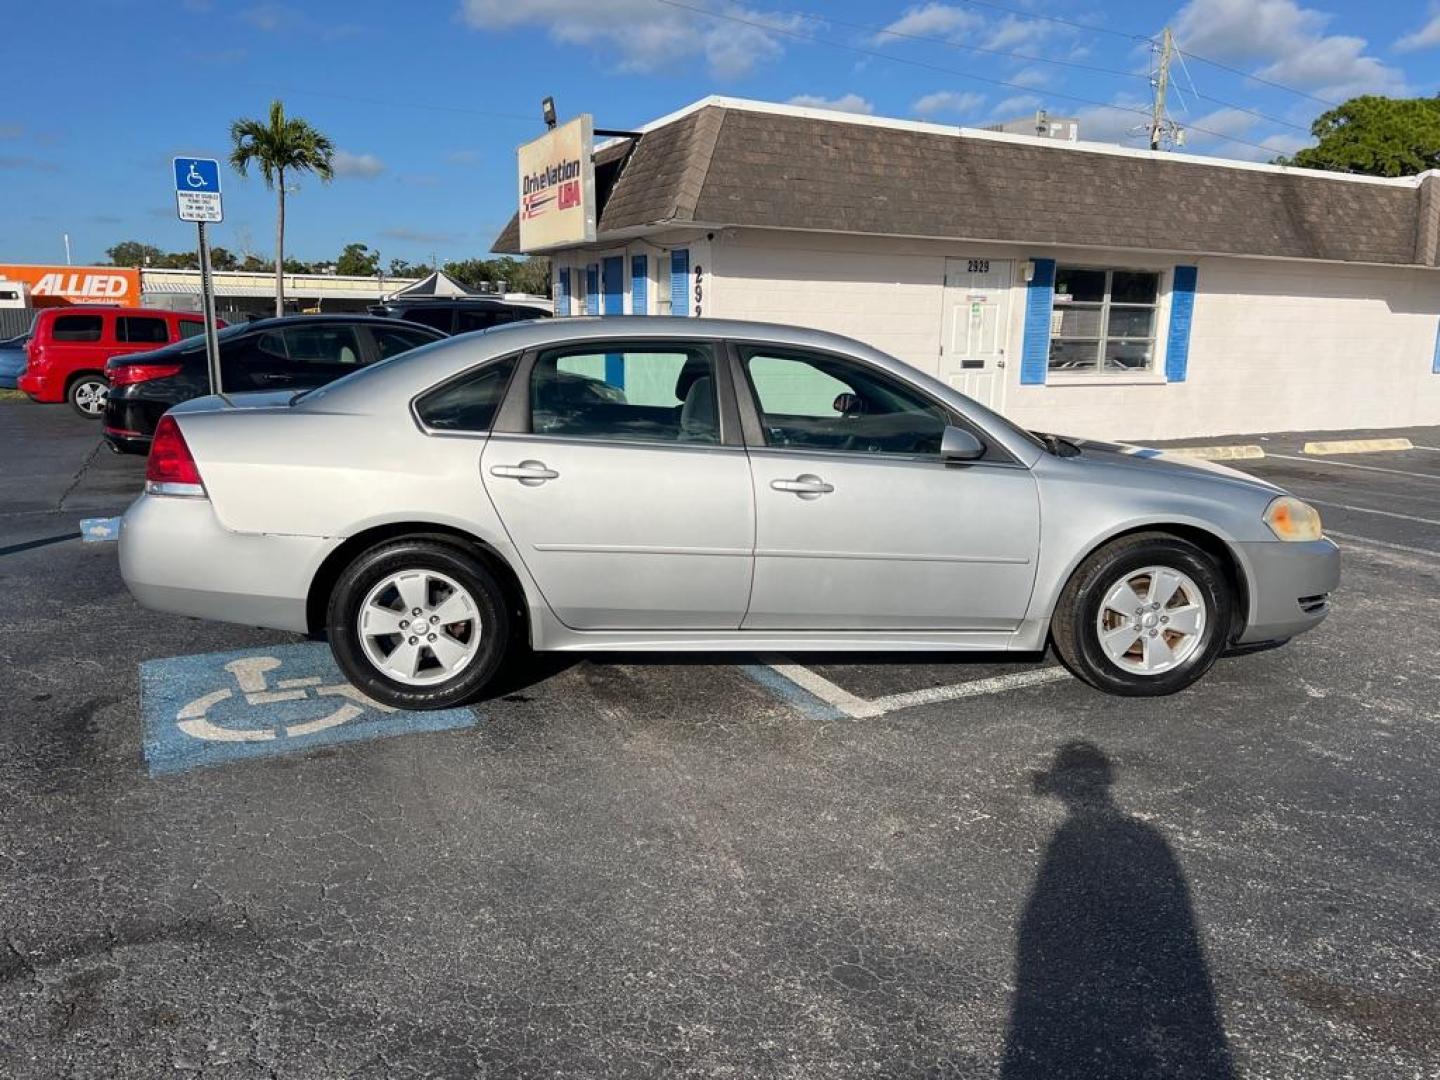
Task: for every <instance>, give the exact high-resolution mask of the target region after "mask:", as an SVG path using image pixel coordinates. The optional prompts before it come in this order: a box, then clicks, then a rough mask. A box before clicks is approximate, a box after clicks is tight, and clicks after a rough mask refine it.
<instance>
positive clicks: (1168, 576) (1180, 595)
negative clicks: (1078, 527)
mask: <svg viewBox="0 0 1440 1080" xmlns="http://www.w3.org/2000/svg"><path fill="white" fill-rule="evenodd" d="M1207 616H1208V611H1207V608H1206V603H1205V595H1204V593H1202V592H1201V591H1200V587H1199V586H1198V585H1196V584H1195V581H1194V580H1193V579H1192V578H1191V577H1190V576H1189V575H1188V574H1185V573H1183V572H1181V571H1179V570H1176V569H1175V568H1174V567H1170V566H1145V567H1141V568H1140V569H1138V570H1130V571H1127V572H1126V573H1125V576H1124V577H1122V578H1120V580H1119V581H1117V582H1115V584H1114V585H1112V586H1111V587H1110V589H1109V590H1108V591H1107V592H1106V593H1105V599H1104V600H1103V601H1102V602H1101V604H1100V611H1099V614H1097V615H1096V617H1095V631H1096V634H1097V635H1098V637H1099V640H1100V647H1101V648H1102V649H1103V650H1104V651H1105V655H1106V657H1108V658H1109V660H1110V662H1111V663H1112V664H1114V665H1115V666H1116V667H1118V668H1120V669H1121V670H1122V671H1126V672H1129V673H1130V674H1132V675H1160V674H1162V673H1164V672H1166V671H1172V670H1174V669H1175V668H1177V667H1179V666H1180V665H1181V664H1183V663H1185V661H1187V660H1189V659H1190V657H1192V656H1193V655H1195V652H1196V650H1197V649H1199V648H1200V645H1201V643H1202V641H1203V640H1204V638H1205V624H1206V621H1207Z"/></svg>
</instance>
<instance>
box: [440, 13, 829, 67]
mask: <svg viewBox="0 0 1440 1080" xmlns="http://www.w3.org/2000/svg"><path fill="white" fill-rule="evenodd" d="M714 10H715V11H716V12H717V13H718V14H721V15H728V16H730V17H731V18H730V19H715V18H707V17H706V16H705V15H703V14H702V13H700V12H698V11H689V10H686V9H684V8H677V7H666V6H663V5H660V4H656V3H655V2H654V0H524V2H518V3H517V2H516V0H462V2H461V5H460V17H461V19H462V20H464V21H465V22H466V23H468V24H469V25H470V26H471V27H473V28H474V29H476V30H480V31H494V30H508V29H512V28H515V27H519V26H538V27H542V28H543V29H545V30H546V31H547V32H548V33H549V35H550V37H551V38H552V39H554V40H555V41H557V42H561V43H563V44H567V45H590V46H603V47H605V48H607V49H610V50H613V51H614V52H615V53H617V54H618V55H619V58H620V65H619V66H620V68H621V70H624V71H656V70H659V69H662V68H667V67H675V66H677V65H678V64H680V63H681V62H683V61H684V60H685V59H686V58H688V57H692V56H703V57H704V58H705V61H706V63H707V64H708V66H709V68H710V73H711V74H712V75H715V76H717V77H719V78H736V77H738V76H741V75H746V74H748V73H749V72H750V71H751V70H753V69H754V68H755V67H757V66H760V65H763V64H764V63H766V62H767V61H772V60H775V59H776V58H778V57H779V56H780V55H781V53H782V52H783V51H784V48H783V45H782V42H783V41H784V40H785V34H784V33H777V31H794V30H797V29H800V28H801V27H803V26H805V25H806V22H807V20H805V19H804V18H803V17H802V16H799V15H793V14H783V13H782V14H772V13H768V12H763V11H757V10H755V9H753V8H747V7H744V6H742V5H740V4H736V3H727V4H722V5H720V6H718V7H716V8H715V9H714ZM736 19H742V20H745V22H736V21H734V20H736ZM748 24H755V25H748Z"/></svg>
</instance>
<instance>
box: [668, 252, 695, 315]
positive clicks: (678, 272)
mask: <svg viewBox="0 0 1440 1080" xmlns="http://www.w3.org/2000/svg"><path fill="white" fill-rule="evenodd" d="M670 314H671V315H689V314H690V249H689V248H676V249H675V250H674V251H672V252H670Z"/></svg>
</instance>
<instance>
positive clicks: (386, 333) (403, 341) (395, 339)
mask: <svg viewBox="0 0 1440 1080" xmlns="http://www.w3.org/2000/svg"><path fill="white" fill-rule="evenodd" d="M370 333H372V334H373V335H374V336H375V347H376V348H377V349H378V350H379V351H380V359H381V360H388V359H390V357H392V356H399V355H400V354H401V353H403V352H409V351H410V350H411V349H418V348H419V347H420V346H421V345H429V344H430V342H432V341H434V340H435V339H434V338H432V337H430V336H428V335H426V334H421V333H417V332H416V331H414V330H391V329H390V328H389V327H382V326H372V327H370Z"/></svg>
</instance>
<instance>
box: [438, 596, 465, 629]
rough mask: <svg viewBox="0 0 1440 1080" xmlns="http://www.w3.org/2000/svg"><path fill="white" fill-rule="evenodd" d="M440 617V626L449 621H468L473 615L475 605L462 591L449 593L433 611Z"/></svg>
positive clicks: (449, 622) (448, 623)
mask: <svg viewBox="0 0 1440 1080" xmlns="http://www.w3.org/2000/svg"><path fill="white" fill-rule="evenodd" d="M433 614H434V615H437V616H438V617H439V619H440V625H441V626H448V625H450V624H451V623H458V622H469V621H470V620H471V619H473V618H474V617H475V605H473V604H472V603H470V598H469V597H468V596H466V595H465V594H464V593H458V592H457V593H451V594H450V595H449V596H447V597H446V598H445V599H444V600H443V601H442V602H441V603H440V606H439V607H437V608H436V609H435V611H434V612H433Z"/></svg>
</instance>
